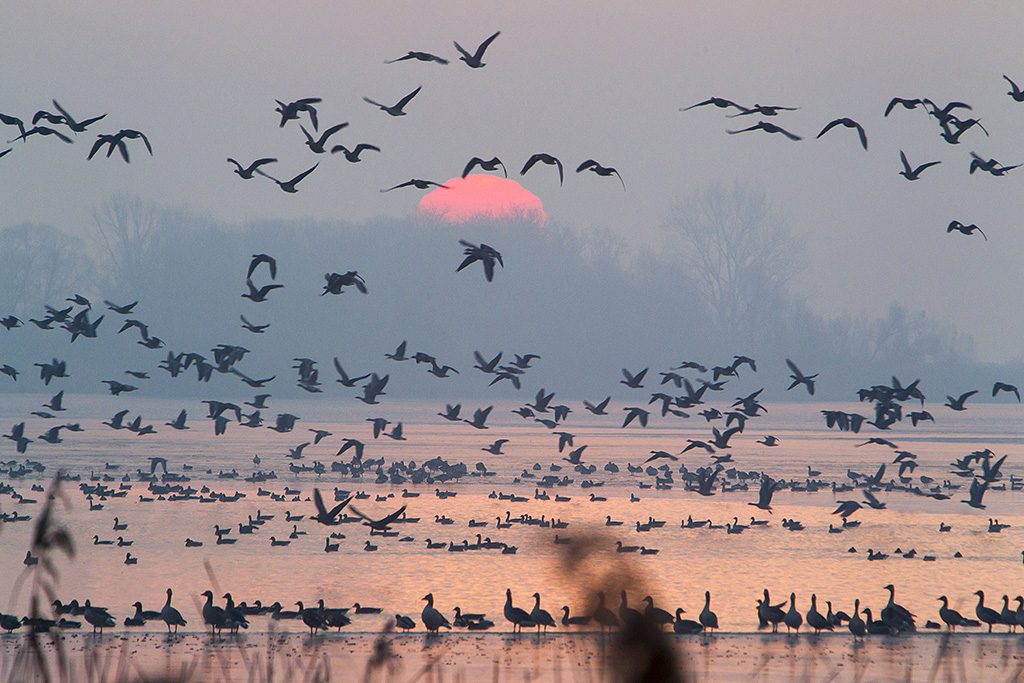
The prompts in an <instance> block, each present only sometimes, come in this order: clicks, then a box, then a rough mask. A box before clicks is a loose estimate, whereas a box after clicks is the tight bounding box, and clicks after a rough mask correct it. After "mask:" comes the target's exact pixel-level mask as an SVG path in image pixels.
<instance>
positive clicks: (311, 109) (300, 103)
mask: <svg viewBox="0 0 1024 683" xmlns="http://www.w3.org/2000/svg"><path fill="white" fill-rule="evenodd" d="M274 101H275V102H277V108H276V109H275V110H274V111H276V112H277V113H278V114H280V115H281V123H280V125H279V126H278V127H279V128H284V124H286V123H288V122H289V121H298V120H299V114H300V113H302V112H306V113H307V114H309V120H310V123H312V124H313V130H317V129H318V128H319V127H320V126H319V123H318V122H317V117H316V106H315V105H317V104H320V103H321V102H322V101H323V100H321V99H320V98H319V97H304V98H302V99H298V100H295V101H294V102H289V103H287V104H285V103H284V102H282V101H281V100H274Z"/></svg>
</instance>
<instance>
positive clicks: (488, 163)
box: [462, 157, 508, 178]
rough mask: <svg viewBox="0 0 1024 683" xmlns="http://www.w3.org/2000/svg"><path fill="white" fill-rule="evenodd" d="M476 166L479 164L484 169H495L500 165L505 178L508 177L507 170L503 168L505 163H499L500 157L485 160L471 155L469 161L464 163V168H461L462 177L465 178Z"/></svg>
mask: <svg viewBox="0 0 1024 683" xmlns="http://www.w3.org/2000/svg"><path fill="white" fill-rule="evenodd" d="M477 166H479V167H480V168H482V169H483V170H485V171H497V170H498V167H499V166H500V167H501V172H502V173H504V174H505V177H506V178H508V171H507V170H505V164H503V163H501V159H499V158H498V157H494V158H492V159H486V160H485V159H481V158H480V157H473V158H472V159H470V160H469V163H468V164H466V168H464V169H463V170H462V177H463V178H465V177H466V176H468V175H469V174H470V173H472V172H473V169H474V168H476V167H477Z"/></svg>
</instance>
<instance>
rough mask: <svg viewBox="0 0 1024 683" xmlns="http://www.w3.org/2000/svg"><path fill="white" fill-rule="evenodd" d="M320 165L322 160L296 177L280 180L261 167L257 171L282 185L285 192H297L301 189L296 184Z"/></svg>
mask: <svg viewBox="0 0 1024 683" xmlns="http://www.w3.org/2000/svg"><path fill="white" fill-rule="evenodd" d="M319 165H320V162H317V163H315V164H313V165H312V166H311V167H309V168H307V169H306V170H305V171H303V172H302V173H300V174H299V175H297V176H295V177H294V178H292V179H291V180H285V181H281V180H278V179H277V178H275V177H273V176H271V175H268V174H266V173H264V172H263V171H261V170H259V169H257V170H256V173H259V174H260V175H261V176H263V177H264V178H270V179H271V180H273V181H274V182H275V183H277V186H278V187H280V188H281V189H282V190H284V191H285V192H287V193H289V194H295V193H296V192H298V191H299V189H298V187H296V186H297V185H298V184H299V183H300V182H302V180H303V178H305V177H306V176H308V175H309V174H310V173H312V172H313V171H315V170H316V168H317V166H319Z"/></svg>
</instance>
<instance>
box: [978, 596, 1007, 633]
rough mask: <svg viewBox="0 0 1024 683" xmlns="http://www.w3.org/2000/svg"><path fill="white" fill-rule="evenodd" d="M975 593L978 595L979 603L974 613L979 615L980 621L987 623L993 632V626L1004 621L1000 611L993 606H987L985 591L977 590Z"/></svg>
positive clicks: (989, 630) (990, 631) (989, 629)
mask: <svg viewBox="0 0 1024 683" xmlns="http://www.w3.org/2000/svg"><path fill="white" fill-rule="evenodd" d="M974 594H975V595H977V596H978V605H977V607H975V608H974V613H975V614H976V615H977V616H978V621H980V622H981V623H983V624H987V625H988V632H989V633H992V626H993V625H994V624H1001V623H1002V620H1001V619H1000V618H999V612H997V611H995V610H994V609H992V608H991V607H985V591H975V592H974Z"/></svg>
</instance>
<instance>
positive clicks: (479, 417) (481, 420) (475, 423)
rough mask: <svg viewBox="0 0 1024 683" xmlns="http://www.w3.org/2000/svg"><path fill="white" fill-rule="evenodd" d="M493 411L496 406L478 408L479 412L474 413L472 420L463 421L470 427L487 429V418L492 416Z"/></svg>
mask: <svg viewBox="0 0 1024 683" xmlns="http://www.w3.org/2000/svg"><path fill="white" fill-rule="evenodd" d="M492 410H494V406H487V407H486V408H478V409H477V410H475V411H473V419H472V420H463V422H465V423H466V424H468V425H469V426H470V427H475V428H476V429H487V424H486V422H487V417H488V416H489V415H490V414H491V411H492Z"/></svg>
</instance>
